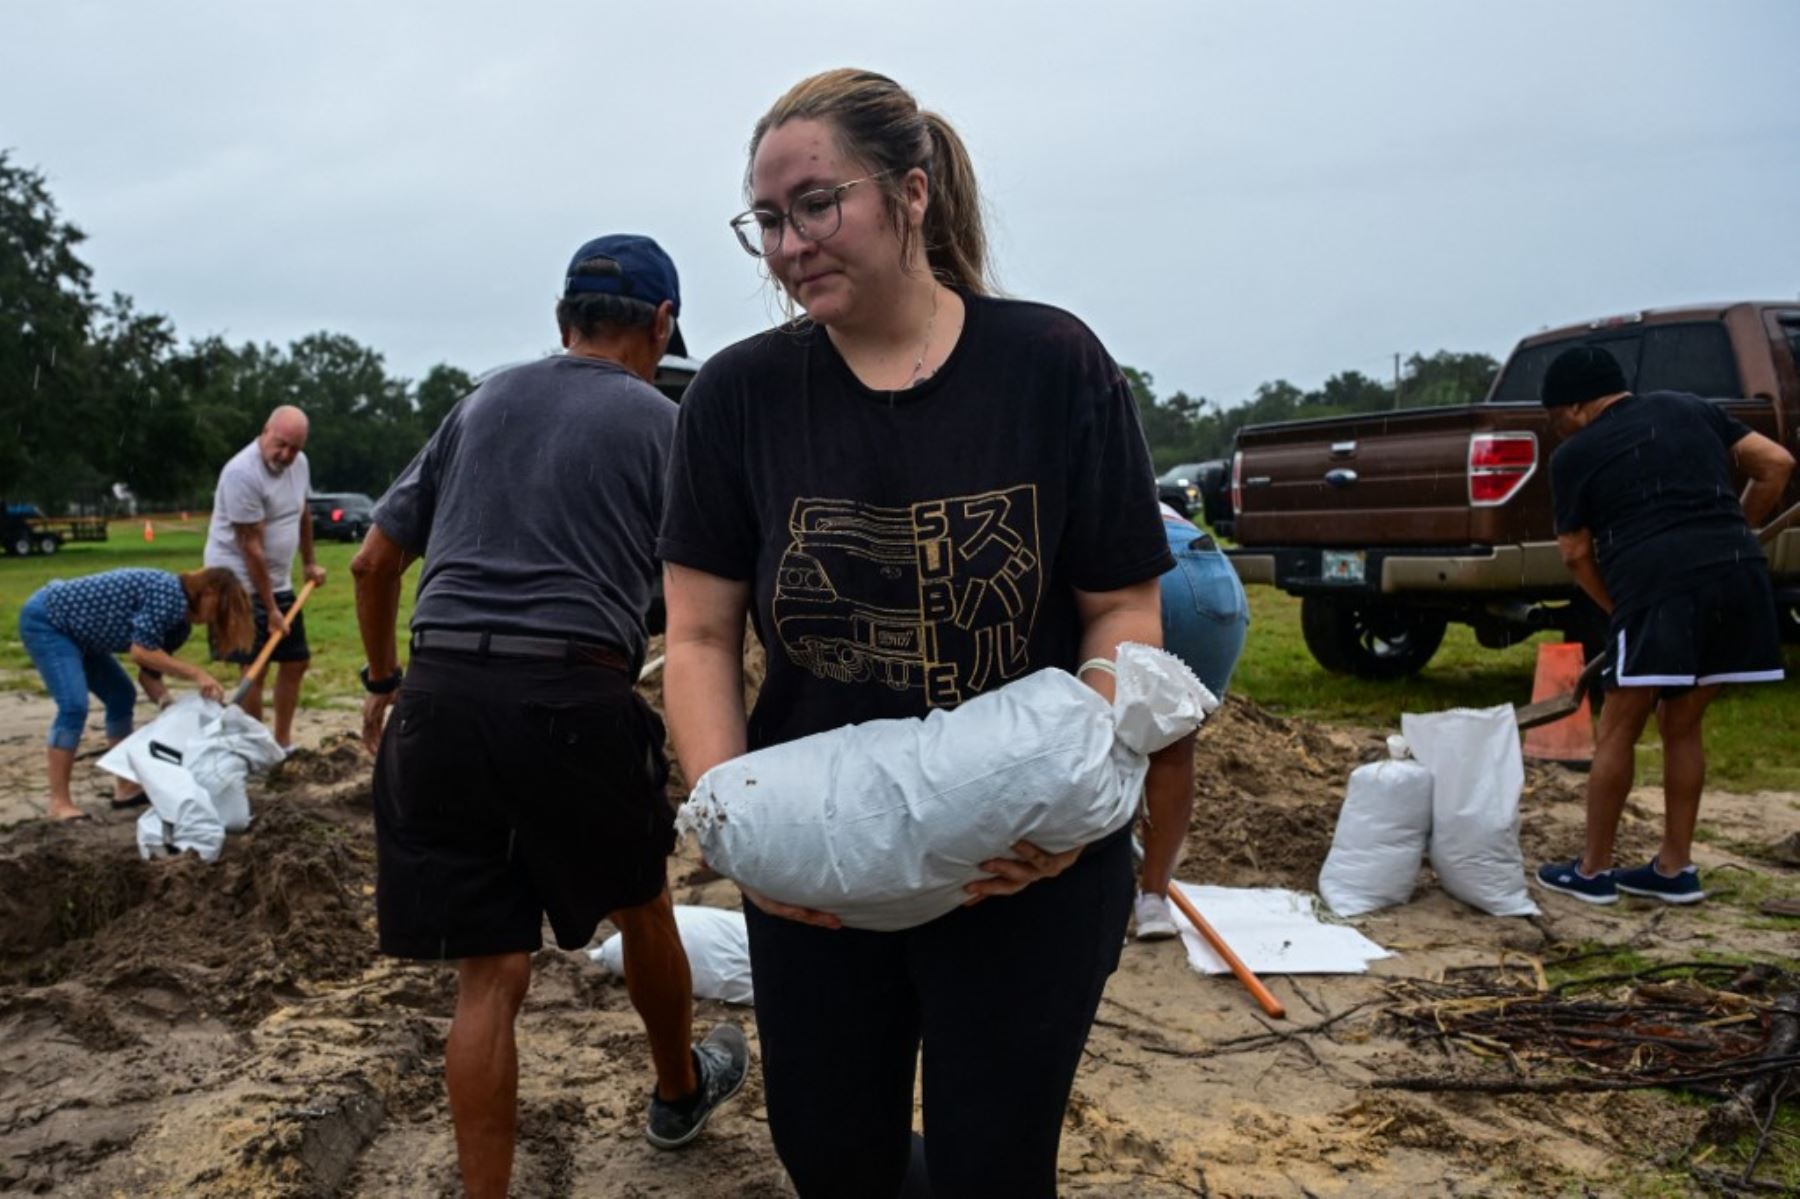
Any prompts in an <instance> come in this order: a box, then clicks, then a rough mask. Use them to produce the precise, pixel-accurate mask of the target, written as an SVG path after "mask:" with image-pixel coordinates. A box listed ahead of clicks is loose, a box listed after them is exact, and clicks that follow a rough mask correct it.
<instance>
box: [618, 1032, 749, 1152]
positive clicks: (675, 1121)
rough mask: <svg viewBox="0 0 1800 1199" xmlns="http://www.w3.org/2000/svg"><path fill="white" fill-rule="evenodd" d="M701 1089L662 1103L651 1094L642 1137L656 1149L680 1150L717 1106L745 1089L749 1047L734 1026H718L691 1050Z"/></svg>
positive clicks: (698, 1131) (698, 1130) (695, 1134)
mask: <svg viewBox="0 0 1800 1199" xmlns="http://www.w3.org/2000/svg"><path fill="white" fill-rule="evenodd" d="M694 1072H695V1073H696V1074H697V1075H699V1077H700V1089H699V1090H697V1091H695V1092H694V1093H693V1094H692V1095H689V1096H688V1097H687V1098H686V1099H678V1100H675V1101H674V1102H672V1103H670V1102H665V1101H664V1100H662V1099H659V1098H657V1096H656V1092H655V1091H652V1092H651V1093H650V1121H649V1123H648V1124H646V1125H645V1126H644V1136H645V1137H647V1138H649V1141H650V1143H651V1144H652V1145H655V1146H656V1147H657V1148H658V1149H679V1148H681V1147H682V1146H683V1145H685V1144H687V1143H688V1142H689V1141H691V1140H693V1139H694V1138H695V1137H697V1136H699V1135H700V1130H701V1129H702V1128H705V1127H706V1121H707V1120H708V1119H710V1118H711V1116H712V1114H713V1112H715V1111H717V1110H718V1108H719V1105H720V1104H722V1103H724V1102H725V1101H726V1100H727V1099H730V1098H731V1097H732V1096H733V1095H735V1094H737V1093H738V1092H739V1091H741V1090H743V1089H744V1080H745V1079H747V1078H749V1077H750V1043H749V1042H748V1041H746V1040H744V1034H743V1032H742V1031H741V1030H740V1029H739V1028H738V1026H737V1025H735V1024H721V1025H719V1026H718V1027H716V1028H714V1029H713V1030H712V1031H711V1032H709V1033H707V1034H706V1039H705V1040H704V1041H702V1042H700V1043H699V1044H698V1045H696V1046H694Z"/></svg>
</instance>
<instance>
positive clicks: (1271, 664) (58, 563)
mask: <svg viewBox="0 0 1800 1199" xmlns="http://www.w3.org/2000/svg"><path fill="white" fill-rule="evenodd" d="M205 531H206V529H205V519H204V518H203V517H195V518H193V519H190V520H188V521H184V522H163V521H159V522H157V536H156V541H155V542H154V543H150V544H146V543H145V542H144V540H143V536H142V525H141V523H138V522H130V521H119V522H115V523H114V525H113V526H112V537H113V539H112V540H111V541H108V542H106V543H104V544H96V545H71V546H69V547H67V548H66V549H65V550H64V551H63V552H62V553H60V554H58V555H56V556H55V557H52V558H0V686H9V687H30V688H35V687H37V686H38V680H37V675H36V672H35V671H33V670H32V669H31V662H30V660H29V659H28V658H27V657H26V656H25V650H24V647H22V646H21V645H20V644H19V639H18V631H17V630H18V624H17V621H18V610H19V605H20V604H22V603H23V602H24V601H25V599H26V598H27V597H28V596H29V595H30V594H31V593H32V592H33V591H34V590H36V589H37V588H38V587H40V586H42V585H43V584H44V582H45V581H46V580H48V579H51V578H56V577H59V576H60V577H73V576H76V575H83V574H91V573H94V572H96V571H101V570H111V569H113V568H115V567H119V566H152V567H160V568H161V569H164V570H188V569H192V568H193V567H195V566H198V565H199V564H200V554H201V548H202V546H203V545H204V539H205ZM352 551H353V547H352V546H349V545H345V544H342V543H340V542H322V543H320V545H319V547H318V557H319V562H320V563H321V564H322V565H323V566H324V567H325V569H326V571H327V572H328V578H327V585H326V586H325V587H324V588H322V589H321V590H320V591H318V592H317V593H316V594H315V595H314V596H313V598H312V599H311V600H309V601H308V602H307V605H306V626H307V639H308V640H309V641H310V642H311V644H312V647H313V665H312V670H311V671H310V672H309V673H308V674H307V676H306V689H305V691H304V693H303V694H302V697H301V702H302V704H303V705H306V706H322V705H327V704H332V703H341V702H343V701H345V700H355V699H357V698H359V697H360V696H361V694H362V689H361V686H360V685H359V684H358V682H357V678H356V672H357V669H358V668H359V667H361V666H362V662H363V653H362V643H361V640H360V638H359V637H358V635H357V631H356V607H355V597H354V594H353V592H352V589H351V586H350V571H349V565H350V555H351V553H352ZM416 569H417V568H415V573H414V575H412V576H411V577H409V579H408V581H407V585H406V588H405V593H404V595H403V598H402V600H401V613H400V619H401V627H402V628H404V627H405V622H406V620H407V619H408V618H409V617H410V616H411V613H412V592H413V587H414V585H415V581H416V578H417V575H416ZM1250 609H1251V619H1252V624H1251V627H1250V641H1249V644H1248V645H1247V646H1246V647H1245V650H1244V658H1243V661H1242V662H1241V663H1240V664H1239V665H1238V670H1237V673H1236V675H1235V676H1234V677H1233V679H1232V686H1233V689H1234V690H1236V691H1237V692H1238V693H1240V694H1243V695H1246V696H1249V697H1250V698H1251V699H1254V700H1256V701H1257V702H1258V703H1262V704H1266V705H1268V706H1269V707H1271V708H1275V709H1277V710H1279V711H1282V712H1287V713H1291V714H1294V715H1300V716H1306V717H1310V718H1314V719H1320V720H1336V721H1342V722H1348V723H1353V724H1360V725H1369V726H1374V727H1377V728H1393V729H1396V730H1397V729H1398V728H1399V724H1400V713H1401V712H1403V711H1410V712H1432V711H1438V710H1440V709H1443V708H1452V707H1487V706H1490V705H1492V704H1499V703H1515V704H1524V703H1529V702H1530V700H1531V680H1532V670H1533V664H1534V662H1535V661H1536V655H1537V649H1536V645H1535V643H1531V642H1527V643H1524V644H1520V645H1515V646H1512V647H1511V648H1509V649H1504V650H1490V649H1484V648H1482V647H1481V646H1480V645H1478V644H1477V643H1476V641H1475V637H1474V634H1473V633H1471V632H1470V631H1469V630H1468V629H1467V628H1465V627H1463V626H1460V625H1457V626H1452V627H1451V629H1450V632H1449V634H1448V635H1447V636H1446V637H1445V638H1444V645H1443V648H1442V649H1440V650H1439V651H1438V653H1437V656H1436V657H1435V658H1433V659H1432V661H1431V664H1430V665H1429V666H1427V667H1426V668H1425V670H1424V671H1423V672H1421V673H1420V674H1419V675H1417V676H1415V677H1414V678H1410V679H1403V680H1399V681H1396V682H1391V683H1377V682H1369V681H1367V680H1363V679H1353V678H1348V677H1346V676H1343V675H1334V674H1329V673H1327V672H1326V671H1325V670H1324V669H1322V668H1321V667H1320V666H1319V665H1318V663H1316V662H1314V661H1313V659H1312V655H1311V654H1309V653H1308V652H1307V650H1306V643H1305V641H1304V640H1302V638H1301V635H1300V604H1299V601H1298V600H1295V599H1293V598H1291V597H1289V596H1286V595H1283V594H1282V593H1281V592H1279V591H1276V590H1275V589H1274V588H1272V587H1252V588H1250ZM180 656H181V657H182V658H184V659H186V660H187V661H191V662H204V661H205V658H206V640H205V636H204V634H203V633H197V634H196V635H195V637H194V638H193V639H192V640H191V641H190V642H189V644H188V645H187V647H186V648H184V649H183V651H182V653H181V655H180ZM1787 661H1788V669H1789V671H1790V672H1791V673H1792V674H1793V675H1794V676H1795V678H1796V679H1800V648H1795V647H1790V648H1789V650H1788V659H1787ZM221 669H222V670H224V671H225V673H222V674H221V680H222V681H226V682H229V679H228V678H227V677H226V674H230V673H234V672H230V671H229V670H226V669H225V668H221ZM1796 732H1800V682H1797V681H1790V682H1786V683H1777V684H1773V685H1769V686H1757V687H1738V688H1726V690H1725V693H1724V694H1723V695H1722V696H1721V697H1720V698H1719V700H1718V701H1717V702H1716V703H1715V704H1714V705H1713V708H1712V710H1711V711H1710V712H1709V713H1708V715H1707V724H1706V744H1707V760H1708V765H1709V768H1710V772H1711V774H1710V781H1711V782H1712V783H1713V784H1714V785H1717V786H1721V787H1729V788H1732V789H1735V790H1759V789H1765V788H1766V789H1770V790H1800V736H1797V735H1796ZM1658 750H1659V747H1658V745H1657V744H1656V735H1655V732H1654V730H1651V731H1650V732H1648V733H1647V734H1646V736H1645V742H1644V744H1643V746H1641V747H1640V757H1639V760H1638V765H1639V781H1641V782H1644V783H1655V782H1657V781H1659V779H1660V777H1661V757H1660V753H1659V752H1658Z"/></svg>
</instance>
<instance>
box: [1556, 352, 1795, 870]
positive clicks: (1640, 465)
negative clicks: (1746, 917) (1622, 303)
mask: <svg viewBox="0 0 1800 1199" xmlns="http://www.w3.org/2000/svg"><path fill="white" fill-rule="evenodd" d="M1542 399H1543V403H1544V406H1545V407H1546V408H1548V409H1549V411H1550V420H1551V424H1552V426H1553V427H1554V428H1555V430H1556V431H1557V432H1558V433H1559V434H1561V435H1562V436H1563V437H1564V438H1565V441H1564V442H1563V444H1562V445H1560V446H1558V447H1557V449H1556V453H1555V454H1554V455H1553V456H1552V457H1551V459H1550V489H1551V492H1552V495H1553V498H1554V502H1555V508H1556V530H1557V542H1558V545H1559V547H1560V548H1561V550H1562V558H1563V562H1564V563H1565V564H1566V565H1567V566H1568V568H1569V572H1570V573H1571V574H1572V575H1574V577H1575V581H1576V582H1577V583H1579V584H1580V585H1581V589H1582V590H1583V591H1585V592H1586V593H1587V594H1588V595H1589V596H1591V597H1592V598H1593V600H1594V602H1595V603H1596V604H1598V605H1599V606H1600V608H1601V610H1602V611H1604V612H1606V613H1607V614H1608V615H1609V616H1610V618H1611V625H1610V628H1609V634H1608V643H1607V652H1608V653H1609V654H1610V655H1611V657H1610V660H1609V661H1608V663H1607V666H1606V668H1605V673H1606V678H1607V682H1608V684H1609V686H1610V688H1611V689H1610V690H1609V691H1608V693H1607V697H1606V704H1605V706H1604V707H1603V708H1602V709H1601V713H1600V731H1599V735H1598V738H1597V744H1596V746H1595V749H1594V763H1593V768H1592V770H1591V771H1590V773H1589V774H1588V791H1587V846H1586V848H1585V849H1584V850H1583V852H1582V854H1581V855H1580V856H1579V857H1577V858H1575V859H1573V860H1572V861H1568V862H1553V863H1550V864H1549V865H1546V866H1543V867H1541V868H1540V869H1539V870H1538V872H1537V879H1538V882H1539V883H1540V884H1542V885H1543V886H1545V887H1547V888H1549V889H1550V890H1553V891H1560V892H1562V893H1564V894H1566V895H1572V896H1574V897H1575V898H1577V899H1580V900H1584V901H1586V902H1588V903H1613V902H1615V901H1617V899H1618V897H1619V893H1620V892H1621V891H1623V892H1625V893H1626V894H1628V895H1643V896H1649V897H1652V898H1655V899H1660V900H1663V901H1665V902H1668V903H1697V902H1699V901H1700V900H1702V899H1704V898H1705V897H1706V892H1705V890H1704V889H1703V888H1702V886H1701V883H1700V876H1699V872H1698V870H1697V869H1696V868H1695V866H1694V863H1693V858H1692V857H1691V856H1690V855H1691V851H1692V848H1693V840H1694V824H1695V821H1696V820H1697V819H1698V817H1699V813H1700V792H1701V787H1702V785H1703V784H1704V782H1705V780H1706V750H1705V746H1704V743H1703V742H1702V740H1701V722H1702V720H1703V718H1704V716H1705V714H1706V706H1707V705H1708V704H1710V703H1711V702H1712V700H1713V697H1714V696H1716V695H1717V694H1718V692H1719V687H1720V686H1721V685H1723V684H1726V683H1771V682H1776V681H1778V680H1779V679H1781V678H1782V665H1781V635H1780V625H1779V618H1778V616H1777V613H1776V606H1775V594H1774V589H1773V587H1772V585H1771V583H1770V580H1769V568H1768V562H1767V560H1766V559H1765V558H1764V556H1763V552H1762V548H1761V546H1760V545H1759V544H1758V542H1757V538H1756V535H1755V533H1754V532H1752V528H1753V527H1754V526H1755V525H1757V524H1759V523H1760V522H1761V521H1763V520H1764V519H1765V518H1766V517H1767V516H1768V515H1769V513H1770V512H1771V511H1772V510H1773V508H1774V506H1775V503H1776V501H1777V500H1779V499H1780V497H1781V494H1782V491H1783V489H1784V488H1785V487H1786V486H1787V481H1788V476H1789V475H1790V474H1791V473H1792V471H1793V469H1794V459H1793V456H1792V455H1791V454H1789V453H1788V452H1787V451H1786V450H1785V449H1783V448H1782V447H1781V446H1780V445H1778V444H1777V443H1775V442H1774V441H1771V440H1770V439H1769V438H1767V437H1764V436H1763V435H1761V434H1760V433H1755V432H1752V431H1751V430H1750V429H1749V428H1748V427H1746V426H1745V425H1743V424H1741V423H1740V422H1738V421H1737V420H1735V419H1733V418H1732V417H1731V416H1730V415H1729V414H1728V413H1727V412H1726V411H1725V410H1724V409H1723V408H1721V407H1720V406H1718V405H1717V404H1712V403H1708V402H1707V401H1705V400H1703V399H1701V398H1700V397H1698V396H1693V395H1687V394H1684V393H1680V392H1669V391H1653V392H1647V393H1645V394H1643V395H1633V394H1632V393H1631V392H1630V391H1628V390H1627V389H1626V384H1625V376H1624V373H1623V372H1622V371H1621V370H1620V368H1619V364H1618V362H1617V361H1616V360H1615V359H1614V358H1613V356H1612V355H1611V354H1609V353H1608V352H1607V351H1605V350H1603V349H1600V348H1598V347H1595V346H1576V347H1574V348H1573V349H1569V350H1565V351H1563V352H1562V353H1561V354H1559V355H1557V357H1556V359H1555V360H1554V361H1553V362H1551V364H1550V368H1549V370H1548V371H1547V372H1546V373H1545V375H1544V383H1543V390H1542ZM1734 465H1735V466H1736V467H1737V469H1738V470H1739V471H1741V472H1742V473H1743V474H1745V475H1747V476H1748V477H1749V480H1750V483H1749V486H1748V487H1747V488H1745V489H1744V491H1743V493H1742V495H1741V496H1740V495H1739V494H1738V492H1737V489H1736V487H1735V486H1734V485H1733V482H1732V468H1733V466H1734ZM1653 711H1654V712H1655V714H1656V723H1657V729H1658V731H1659V732H1660V733H1661V735H1662V745H1663V839H1662V845H1661V847H1660V848H1659V849H1658V850H1657V852H1656V856H1655V857H1653V858H1651V859H1650V861H1649V862H1647V863H1645V864H1644V865H1642V866H1636V867H1633V868H1630V869H1626V870H1619V869H1615V868H1614V866H1613V839H1614V835H1615V833H1616V832H1617V831H1618V827H1619V814H1620V812H1621V811H1622V810H1623V809H1624V806H1625V797H1626V796H1627V795H1628V794H1629V793H1630V791H1631V784H1632V778H1633V768H1634V765H1635V763H1634V760H1633V754H1634V752H1635V747H1636V745H1637V740H1638V736H1639V735H1640V734H1641V733H1642V732H1643V730H1644V726H1645V724H1646V723H1647V722H1648V721H1649V719H1650V715H1651V713H1652V712H1653Z"/></svg>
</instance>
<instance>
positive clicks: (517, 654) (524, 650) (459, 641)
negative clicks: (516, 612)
mask: <svg viewBox="0 0 1800 1199" xmlns="http://www.w3.org/2000/svg"><path fill="white" fill-rule="evenodd" d="M412 647H413V650H414V651H415V652H416V651H418V650H422V649H434V650H449V651H451V652H452V653H459V654H492V655H493V656H495V657H499V658H543V659H548V660H550V661H556V662H566V661H576V662H592V663H595V664H596V665H599V666H605V667H609V668H611V669H613V670H617V671H620V672H622V673H624V674H630V673H631V663H630V661H629V660H627V659H626V657H625V655H624V654H622V653H620V652H619V651H618V650H616V649H613V648H612V647H611V646H609V645H595V644H594V643H592V642H589V641H574V640H571V639H570V638H567V637H527V636H522V635H520V634H517V633H471V632H465V631H461V630H457V629H419V630H417V631H416V632H414V633H413V635H412Z"/></svg>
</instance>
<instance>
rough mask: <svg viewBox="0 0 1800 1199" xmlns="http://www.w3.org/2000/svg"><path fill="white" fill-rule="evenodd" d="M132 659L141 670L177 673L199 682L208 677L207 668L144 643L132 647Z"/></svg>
mask: <svg viewBox="0 0 1800 1199" xmlns="http://www.w3.org/2000/svg"><path fill="white" fill-rule="evenodd" d="M131 660H132V662H133V663H134V664H135V665H136V666H137V668H138V669H139V670H154V671H155V672H156V673H158V674H175V675H180V676H181V677H182V678H184V679H188V680H190V681H192V682H196V683H197V682H199V681H200V680H201V679H203V678H205V677H206V670H205V669H204V668H203V667H199V666H190V665H189V664H188V663H186V662H183V661H182V660H181V659H180V658H177V657H174V656H173V655H170V654H166V653H164V652H163V651H162V650H160V649H149V648H146V647H145V646H142V645H134V646H132V647H131Z"/></svg>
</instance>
